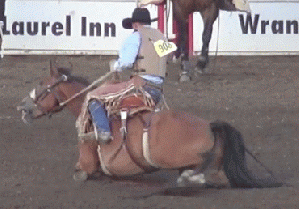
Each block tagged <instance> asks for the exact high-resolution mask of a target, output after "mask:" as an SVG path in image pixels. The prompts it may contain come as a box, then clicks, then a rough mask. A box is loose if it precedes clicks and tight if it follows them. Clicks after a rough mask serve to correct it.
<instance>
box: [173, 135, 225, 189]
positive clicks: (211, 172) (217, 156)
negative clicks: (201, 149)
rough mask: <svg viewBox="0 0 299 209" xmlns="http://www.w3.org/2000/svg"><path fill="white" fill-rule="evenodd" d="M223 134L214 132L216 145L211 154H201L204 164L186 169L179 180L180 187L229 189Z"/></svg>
mask: <svg viewBox="0 0 299 209" xmlns="http://www.w3.org/2000/svg"><path fill="white" fill-rule="evenodd" d="M223 137H224V136H223V132H222V133H221V132H216V131H215V132H214V138H215V144H214V146H213V148H212V150H211V151H210V152H207V153H199V154H198V156H199V157H200V158H201V159H202V162H203V163H202V164H200V165H197V166H193V167H189V168H185V169H184V170H183V172H182V173H181V176H180V177H179V178H178V180H177V184H178V186H181V187H184V186H189V185H190V184H191V185H194V184H197V185H209V186H213V187H227V186H228V185H229V182H228V179H227V178H226V175H225V173H224V170H223V153H224V150H223V149H224V141H223V140H222V139H223Z"/></svg>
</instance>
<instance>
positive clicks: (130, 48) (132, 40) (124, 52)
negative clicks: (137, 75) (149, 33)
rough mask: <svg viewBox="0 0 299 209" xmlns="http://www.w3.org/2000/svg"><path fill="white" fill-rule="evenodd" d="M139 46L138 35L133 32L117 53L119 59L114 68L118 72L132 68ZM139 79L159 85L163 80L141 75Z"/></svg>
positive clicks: (157, 77) (139, 39)
mask: <svg viewBox="0 0 299 209" xmlns="http://www.w3.org/2000/svg"><path fill="white" fill-rule="evenodd" d="M140 44H141V36H140V33H139V32H138V31H135V32H133V33H132V34H131V35H130V36H129V37H128V38H127V39H126V40H125V41H124V42H123V45H122V47H121V49H120V51H119V59H118V60H117V62H116V63H115V65H114V68H116V69H118V70H121V69H125V68H132V67H133V64H134V62H135V61H136V57H137V55H138V53H139V48H140ZM141 77H142V78H143V79H145V80H149V81H151V82H154V83H156V84H159V85H160V84H162V83H163V82H164V80H163V79H162V78H161V77H159V76H153V75H142V76H141Z"/></svg>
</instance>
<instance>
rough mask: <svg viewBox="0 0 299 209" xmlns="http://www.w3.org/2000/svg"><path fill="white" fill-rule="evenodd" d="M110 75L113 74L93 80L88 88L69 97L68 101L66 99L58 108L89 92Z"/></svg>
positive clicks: (109, 73)
mask: <svg viewBox="0 0 299 209" xmlns="http://www.w3.org/2000/svg"><path fill="white" fill-rule="evenodd" d="M112 73H114V72H108V73H106V74H105V75H103V76H101V77H100V78H99V79H97V80H95V81H94V82H92V84H90V85H89V86H87V87H86V88H85V89H83V90H81V91H80V92H78V93H76V94H74V95H73V96H72V97H70V98H69V99H67V100H66V101H64V102H61V103H59V106H60V107H63V106H65V105H66V104H67V103H69V102H70V101H72V100H73V99H75V98H77V97H78V96H80V95H81V94H83V93H85V92H87V91H89V90H91V89H92V88H93V87H95V86H96V85H97V84H98V83H100V82H102V81H104V80H105V79H106V78H108V77H109V76H110V75H111V74H112Z"/></svg>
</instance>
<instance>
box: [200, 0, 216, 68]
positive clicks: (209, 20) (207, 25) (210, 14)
mask: <svg viewBox="0 0 299 209" xmlns="http://www.w3.org/2000/svg"><path fill="white" fill-rule="evenodd" d="M218 15H219V9H218V8H217V7H216V5H214V4H213V5H212V6H211V7H210V8H207V9H206V10H204V11H202V12H201V16H202V19H203V23H204V30H203V33H202V49H201V55H200V56H199V60H198V62H197V64H196V68H195V71H196V72H199V73H204V72H205V71H204V69H205V68H206V66H207V64H208V63H209V55H208V54H209V44H210V40H211V37H212V32H213V24H214V22H215V20H216V19H217V17H218Z"/></svg>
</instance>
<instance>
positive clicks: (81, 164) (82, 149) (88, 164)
mask: <svg viewBox="0 0 299 209" xmlns="http://www.w3.org/2000/svg"><path fill="white" fill-rule="evenodd" d="M78 148H79V155H80V156H79V161H78V163H77V164H76V169H77V172H76V173H75V175H74V179H75V180H76V181H84V180H87V178H88V175H90V174H93V173H94V172H95V171H97V170H98V168H99V163H100V162H99V157H98V154H97V148H98V143H97V141H95V140H84V141H79V144H78Z"/></svg>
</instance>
